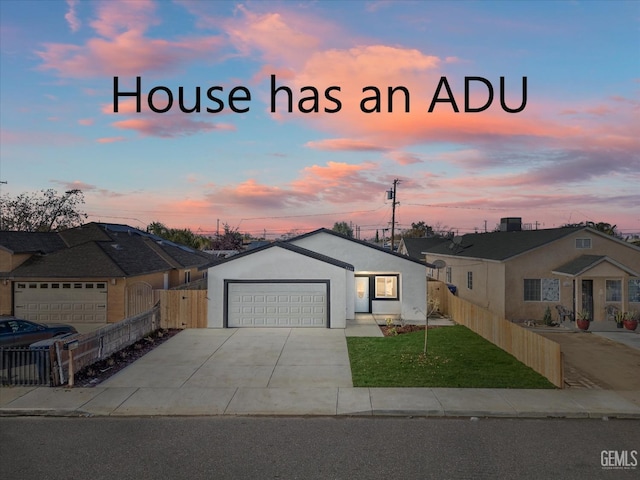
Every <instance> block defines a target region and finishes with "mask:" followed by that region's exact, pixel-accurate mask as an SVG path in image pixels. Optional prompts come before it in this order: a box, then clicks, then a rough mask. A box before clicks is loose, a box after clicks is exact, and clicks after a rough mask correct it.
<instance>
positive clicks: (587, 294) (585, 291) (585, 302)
mask: <svg viewBox="0 0 640 480" xmlns="http://www.w3.org/2000/svg"><path fill="white" fill-rule="evenodd" d="M582 311H583V312H589V319H590V320H594V318H593V280H582Z"/></svg>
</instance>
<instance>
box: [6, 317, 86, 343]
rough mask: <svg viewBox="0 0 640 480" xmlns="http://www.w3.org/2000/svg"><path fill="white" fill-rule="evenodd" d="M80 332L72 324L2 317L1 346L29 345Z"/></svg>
mask: <svg viewBox="0 0 640 480" xmlns="http://www.w3.org/2000/svg"><path fill="white" fill-rule="evenodd" d="M72 333H78V331H77V330H76V329H75V328H74V327H72V326H71V325H64V324H53V323H52V324H44V323H36V322H32V321H30V320H24V319H22V318H16V317H0V347H28V346H29V345H31V344H32V343H35V342H39V341H40V340H46V339H47V338H53V337H59V336H62V335H67V334H72Z"/></svg>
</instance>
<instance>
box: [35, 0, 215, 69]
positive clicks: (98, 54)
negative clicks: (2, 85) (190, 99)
mask: <svg viewBox="0 0 640 480" xmlns="http://www.w3.org/2000/svg"><path fill="white" fill-rule="evenodd" d="M154 12H155V6H154V4H153V2H150V1H147V0H138V1H135V2H104V3H100V4H98V7H97V19H96V20H94V21H93V22H91V27H92V28H93V29H94V31H95V32H96V33H97V34H98V35H99V37H94V38H90V39H89V40H88V41H87V42H86V44H84V45H71V44H56V43H48V44H45V45H44V48H43V49H42V50H41V51H39V52H36V53H37V54H38V56H40V58H41V59H42V64H41V65H40V69H42V70H53V71H55V72H57V74H58V75H59V76H61V77H77V78H86V77H102V76H120V75H131V76H134V75H142V74H143V73H145V72H169V71H173V70H175V68H176V67H177V66H179V65H184V64H186V63H189V62H191V61H193V60H195V59H198V60H209V59H210V58H211V54H212V52H215V51H216V50H217V49H219V48H220V45H221V39H220V38H219V37H215V36H208V37H189V38H180V39H174V40H164V39H152V38H148V37H146V36H145V32H146V30H147V29H148V28H149V26H153V25H157V24H158V20H157V19H156V18H155V16H154Z"/></svg>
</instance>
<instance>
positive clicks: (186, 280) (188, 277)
mask: <svg viewBox="0 0 640 480" xmlns="http://www.w3.org/2000/svg"><path fill="white" fill-rule="evenodd" d="M190 281H191V270H185V271H184V283H189V282H190Z"/></svg>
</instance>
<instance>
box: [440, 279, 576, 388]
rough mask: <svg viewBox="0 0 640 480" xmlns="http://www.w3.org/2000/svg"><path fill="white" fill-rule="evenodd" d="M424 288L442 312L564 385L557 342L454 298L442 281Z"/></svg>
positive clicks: (559, 385)
mask: <svg viewBox="0 0 640 480" xmlns="http://www.w3.org/2000/svg"><path fill="white" fill-rule="evenodd" d="M427 288H428V295H429V297H428V298H429V300H430V301H431V300H436V299H437V300H438V301H439V305H440V312H441V313H443V314H444V315H447V316H448V317H450V318H451V319H452V320H454V321H455V322H456V323H459V324H461V325H464V326H465V327H467V328H469V329H470V330H472V331H474V332H475V333H477V334H478V335H480V336H481V337H483V338H485V339H487V340H489V341H490V342H491V343H493V344H494V345H496V346H498V347H500V348H501V349H503V350H504V351H506V352H508V353H510V354H511V355H513V356H514V357H516V358H517V359H518V360H520V361H521V362H522V363H524V364H525V365H527V366H528V367H531V368H532V369H533V370H535V371H536V372H538V373H539V374H541V375H543V376H545V377H546V378H547V379H548V380H549V381H550V382H551V383H553V384H554V385H555V386H556V387H559V388H563V386H564V372H563V370H562V353H561V351H560V345H559V344H558V343H556V342H554V341H551V340H549V339H548V338H545V337H543V336H541V335H538V334H537V333H534V332H532V331H531V330H527V329H525V328H522V327H521V326H519V325H517V324H515V323H512V322H510V321H508V320H506V319H504V318H500V317H499V316H498V315H496V314H494V313H492V312H490V311H489V310H487V309H485V308H482V307H479V306H477V305H474V304H472V303H470V302H467V301H466V300H462V299H461V298H458V297H456V296H455V295H453V294H452V293H451V292H450V291H449V289H448V288H447V286H446V285H445V284H444V283H442V282H438V281H430V282H428V287H427Z"/></svg>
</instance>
